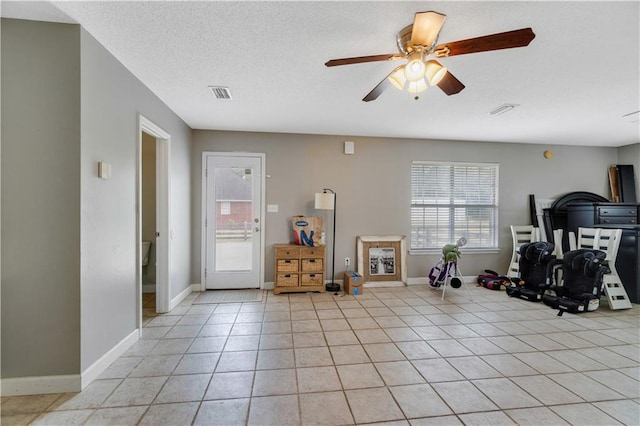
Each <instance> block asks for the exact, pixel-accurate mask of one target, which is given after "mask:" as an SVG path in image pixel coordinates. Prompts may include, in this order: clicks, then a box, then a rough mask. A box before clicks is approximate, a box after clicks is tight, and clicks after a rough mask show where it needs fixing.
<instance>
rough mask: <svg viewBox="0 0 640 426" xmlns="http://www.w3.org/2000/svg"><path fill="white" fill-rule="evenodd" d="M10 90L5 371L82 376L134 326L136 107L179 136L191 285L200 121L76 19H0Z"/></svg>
mask: <svg viewBox="0 0 640 426" xmlns="http://www.w3.org/2000/svg"><path fill="white" fill-rule="evenodd" d="M2 86H3V89H4V91H3V93H2V124H3V126H2V154H3V155H2V168H1V171H2V197H3V200H2V201H3V203H2V263H3V266H4V268H3V271H2V292H3V296H4V297H3V298H2V350H3V351H2V377H3V378H20V377H30V376H53V375H74V374H80V373H81V372H83V371H85V370H86V369H87V368H88V367H90V366H91V365H92V364H93V363H95V362H96V361H97V360H99V359H100V358H101V357H102V356H103V355H104V354H106V353H107V352H108V351H109V350H111V349H112V348H113V347H114V346H115V345H116V344H118V342H120V341H122V340H123V339H124V338H125V337H127V336H128V335H129V334H130V333H131V332H133V331H134V330H135V329H136V324H137V318H136V301H137V298H136V245H137V235H136V203H137V200H136V185H137V182H136V167H137V161H138V152H137V150H138V138H139V135H138V114H142V115H144V116H145V117H147V118H148V119H150V120H151V121H153V122H154V123H155V124H157V125H158V126H160V127H161V128H163V129H164V130H165V131H167V132H168V133H170V134H171V136H172V140H171V156H172V157H171V171H170V187H171V196H172V202H171V228H172V229H173V231H174V238H173V239H172V240H171V244H170V250H171V254H172V257H171V270H172V274H171V277H170V292H169V296H170V298H174V297H176V295H178V294H179V293H180V292H182V291H183V290H185V289H187V288H188V287H189V285H190V284H191V281H190V278H191V270H190V267H191V264H190V263H191V260H190V259H191V249H190V247H191V196H190V195H191V188H190V185H191V182H190V178H191V176H190V167H191V164H190V162H191V129H190V128H189V127H188V126H187V125H186V124H185V123H184V122H183V121H182V120H180V119H179V118H178V117H177V116H176V115H175V114H174V113H173V112H172V111H171V110H170V109H169V108H168V107H167V106H166V105H165V104H164V103H162V102H161V101H160V100H159V99H158V98H157V97H156V96H155V95H154V94H153V93H151V92H150V91H149V90H148V89H147V88H146V87H145V86H144V85H143V84H142V83H141V82H140V81H138V80H137V79H136V78H135V77H134V76H133V75H132V74H131V73H130V72H129V71H127V70H126V69H125V68H124V67H123V66H122V65H121V64H120V63H119V62H118V61H117V60H115V58H114V57H113V56H112V55H111V54H109V53H108V52H107V51H106V50H105V49H104V48H103V47H102V46H101V45H100V44H99V43H98V42H97V41H96V40H95V39H93V37H91V36H90V35H89V34H88V33H87V32H86V31H84V30H82V29H81V28H80V27H79V26H77V25H62V24H50V23H43V22H35V21H20V20H4V19H3V20H2ZM98 161H106V162H108V163H110V164H111V166H112V177H111V179H109V180H102V179H99V178H98V177H97V162H98Z"/></svg>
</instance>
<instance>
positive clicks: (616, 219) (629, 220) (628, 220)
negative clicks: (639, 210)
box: [598, 216, 638, 225]
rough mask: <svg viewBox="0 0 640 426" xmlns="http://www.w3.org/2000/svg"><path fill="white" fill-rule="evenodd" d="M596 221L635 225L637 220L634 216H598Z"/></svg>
mask: <svg viewBox="0 0 640 426" xmlns="http://www.w3.org/2000/svg"><path fill="white" fill-rule="evenodd" d="M598 223H600V224H606V223H611V224H615V225H635V224H636V223H638V220H637V219H636V217H635V216H600V217H599V218H598Z"/></svg>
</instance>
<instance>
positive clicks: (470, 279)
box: [407, 276, 477, 285]
mask: <svg viewBox="0 0 640 426" xmlns="http://www.w3.org/2000/svg"><path fill="white" fill-rule="evenodd" d="M476 278H477V277H476V276H463V277H462V281H464V282H465V284H471V283H475V282H476ZM418 284H429V278H428V277H414V278H409V279H408V280H407V285H418Z"/></svg>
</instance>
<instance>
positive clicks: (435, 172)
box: [411, 161, 498, 251]
mask: <svg viewBox="0 0 640 426" xmlns="http://www.w3.org/2000/svg"><path fill="white" fill-rule="evenodd" d="M460 237H465V238H466V239H467V245H466V246H465V248H466V249H497V246H498V164H490V163H443V162H426V161H414V162H412V163H411V250H416V251H419V250H429V249H441V248H442V246H444V245H445V244H453V243H455V242H456V241H457V240H458V238H460Z"/></svg>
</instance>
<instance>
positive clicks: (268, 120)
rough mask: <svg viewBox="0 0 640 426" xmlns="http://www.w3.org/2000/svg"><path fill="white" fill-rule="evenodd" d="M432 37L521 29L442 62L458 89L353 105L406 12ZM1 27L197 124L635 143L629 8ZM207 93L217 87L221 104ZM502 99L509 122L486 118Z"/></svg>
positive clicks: (7, 7)
mask: <svg viewBox="0 0 640 426" xmlns="http://www.w3.org/2000/svg"><path fill="white" fill-rule="evenodd" d="M426 10H434V11H437V12H440V13H444V14H446V15H447V21H446V22H445V24H444V27H443V29H442V32H441V33H440V38H439V41H440V42H446V41H455V40H459V39H465V38H470V37H476V36H481V35H485V34H491V33H497V32H503V31H508V30H512V29H519V28H523V27H531V28H533V31H534V32H535V34H536V38H535V39H534V40H533V41H532V43H531V44H530V45H529V46H528V47H524V48H518V49H510V50H503V51H494V52H485V53H477V54H470V55H461V56H456V57H451V58H444V59H442V60H441V61H440V62H441V63H442V64H443V65H444V66H446V67H447V68H449V70H450V71H451V72H452V73H453V74H454V75H455V76H456V77H457V78H458V79H460V80H461V81H462V82H463V83H464V84H465V85H466V89H465V90H463V91H462V92H460V93H459V94H457V95H453V96H450V97H449V96H446V95H445V94H444V93H443V92H442V91H440V90H439V89H437V88H432V89H429V90H427V91H426V92H424V93H423V94H421V96H420V99H419V100H417V101H416V100H414V99H413V97H412V95H410V94H408V93H406V92H404V93H403V92H400V91H398V90H396V89H395V88H393V87H390V88H388V89H387V90H386V91H385V92H384V93H383V94H382V95H381V96H380V97H379V98H378V100H376V101H374V102H369V103H365V102H362V101H361V99H362V98H363V97H364V95H366V94H367V93H368V92H369V91H370V90H371V89H372V88H373V87H374V86H375V85H376V84H377V83H378V82H379V81H380V80H381V79H382V78H383V77H384V76H386V75H387V74H388V73H389V72H390V71H391V70H392V69H393V68H395V67H396V66H397V65H398V64H399V63H401V62H397V61H388V62H378V63H368V64H358V65H350V66H344V67H335V68H326V67H325V66H324V65H323V64H324V62H326V61H327V60H328V59H332V58H340V57H349V56H362V55H372V54H381V53H395V52H396V51H397V50H396V46H395V35H396V33H397V32H398V31H399V30H400V29H401V28H403V27H404V26H406V25H408V24H410V23H411V22H412V21H413V15H414V13H415V12H418V11H426ZM1 11H2V16H7V17H15V18H25V19H41V20H51V21H58V22H77V23H79V24H81V25H82V26H83V27H84V28H85V29H86V30H87V31H88V32H89V33H90V34H92V35H93V36H94V37H95V38H96V39H97V40H98V41H99V42H100V43H102V44H103V45H104V46H105V47H106V48H107V49H108V50H109V51H110V52H111V53H112V54H113V55H114V56H115V57H116V58H118V60H119V61H120V62H122V64H124V66H125V67H127V68H128V69H129V70H130V71H131V72H132V73H133V74H134V75H136V76H137V77H138V78H139V79H140V80H141V81H142V82H143V83H144V84H145V85H146V86H147V87H149V88H150V89H151V90H152V91H153V92H154V93H155V94H156V95H157V96H158V97H159V98H160V99H162V100H163V101H164V102H165V103H166V104H167V105H168V106H169V107H170V108H171V109H172V110H173V111H175V112H176V113H177V114H178V115H179V116H180V117H181V118H182V119H183V120H184V121H185V122H186V123H187V124H188V125H189V126H191V127H192V128H194V129H218V130H242V131H264V132H285V133H311V134H330V135H338V136H343V137H350V136H379V137H399V138H420V139H444V140H470V141H496V142H527V143H541V144H569V145H593V146H622V145H627V144H631V143H637V142H640V130H639V128H640V125H639V118H640V117H639V116H640V114H638V113H636V114H632V115H631V116H628V117H623V116H624V115H626V114H629V113H633V112H636V111H638V110H640V88H639V87H640V86H639V78H640V53H639V52H640V24H639V23H640V2H637V1H626V2H608V1H604V2H575V1H568V2H535V1H528V2H505V1H500V2H482V1H473V2H459V1H457V2H452V1H450V2H415V1H411V2H399V1H395V2H362V1H358V2H344V1H343V2H306V1H305V2H296V1H282V2H245V1H242V2H146V1H145V2H142V1H130V2H88V1H84V2H51V3H49V2H6V1H4V2H2V10H1ZM209 85H220V86H228V87H229V88H230V90H231V93H232V96H233V99H232V100H230V101H229V100H218V99H216V98H215V97H214V96H213V95H212V94H211V93H210V92H209V91H208V89H207V87H208V86H209ZM505 103H512V104H518V105H519V106H518V107H517V108H515V109H514V110H512V111H511V112H508V113H505V114H502V115H499V116H490V115H489V114H488V112H489V111H491V110H493V109H495V108H496V107H498V106H500V105H502V104H505Z"/></svg>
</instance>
